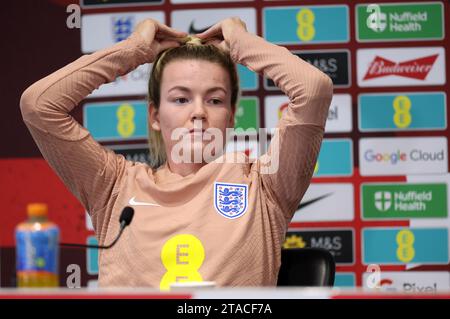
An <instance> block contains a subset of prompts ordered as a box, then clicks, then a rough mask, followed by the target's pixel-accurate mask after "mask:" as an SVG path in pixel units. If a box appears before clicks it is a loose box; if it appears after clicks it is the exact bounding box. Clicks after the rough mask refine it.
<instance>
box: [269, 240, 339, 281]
mask: <svg viewBox="0 0 450 319" xmlns="http://www.w3.org/2000/svg"><path fill="white" fill-rule="evenodd" d="M335 271H336V266H335V262H334V257H333V255H331V253H330V252H329V251H328V250H325V249H321V248H289V249H282V250H281V267H280V272H279V273H278V283H277V286H302V287H332V286H333V284H334V274H335Z"/></svg>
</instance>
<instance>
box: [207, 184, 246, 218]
mask: <svg viewBox="0 0 450 319" xmlns="http://www.w3.org/2000/svg"><path fill="white" fill-rule="evenodd" d="M247 202H248V186H247V185H245V184H232V183H217V182H215V183H214V207H215V208H216V210H217V212H218V213H219V214H220V215H222V216H224V217H226V218H231V219H234V218H238V217H240V216H242V215H244V213H245V212H246V211H247Z"/></svg>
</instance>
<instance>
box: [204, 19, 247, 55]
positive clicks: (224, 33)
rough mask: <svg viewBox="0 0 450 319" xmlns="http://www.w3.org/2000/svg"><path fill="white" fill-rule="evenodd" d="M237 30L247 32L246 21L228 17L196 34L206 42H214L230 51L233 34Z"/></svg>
mask: <svg viewBox="0 0 450 319" xmlns="http://www.w3.org/2000/svg"><path fill="white" fill-rule="evenodd" d="M236 30H244V31H246V32H247V26H246V25H245V22H244V21H242V20H241V19H239V18H237V17H233V18H227V19H225V20H222V21H220V22H218V23H216V24H215V25H213V26H212V27H211V28H209V29H208V30H206V31H204V32H202V33H198V34H195V36H197V37H199V38H200V39H202V40H204V43H205V44H213V45H215V46H217V47H219V48H220V49H222V50H224V51H225V52H227V53H230V39H231V35H232V34H233V33H234V32H236Z"/></svg>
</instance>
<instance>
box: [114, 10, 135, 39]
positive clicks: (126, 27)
mask: <svg viewBox="0 0 450 319" xmlns="http://www.w3.org/2000/svg"><path fill="white" fill-rule="evenodd" d="M133 28H134V17H133V16H119V17H113V18H112V34H113V37H114V41H115V42H120V41H122V40H125V39H126V38H128V37H129V36H130V34H131V33H132V32H133Z"/></svg>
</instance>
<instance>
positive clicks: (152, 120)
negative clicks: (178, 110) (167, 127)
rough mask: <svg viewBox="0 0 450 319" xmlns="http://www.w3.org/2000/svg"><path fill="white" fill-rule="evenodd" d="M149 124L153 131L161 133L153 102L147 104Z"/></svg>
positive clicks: (157, 114) (157, 113)
mask: <svg viewBox="0 0 450 319" xmlns="http://www.w3.org/2000/svg"><path fill="white" fill-rule="evenodd" d="M148 114H149V122H150V123H149V124H150V127H151V128H152V129H153V130H154V131H161V126H160V124H159V112H158V110H157V109H156V107H155V104H154V103H153V102H149V103H148Z"/></svg>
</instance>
